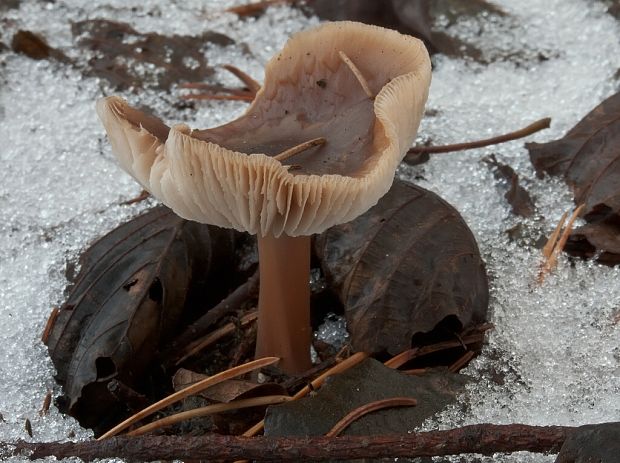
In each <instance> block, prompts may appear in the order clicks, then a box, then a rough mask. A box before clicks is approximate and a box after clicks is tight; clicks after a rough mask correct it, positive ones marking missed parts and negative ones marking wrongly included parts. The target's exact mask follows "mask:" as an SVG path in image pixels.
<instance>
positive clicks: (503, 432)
mask: <svg viewBox="0 0 620 463" xmlns="http://www.w3.org/2000/svg"><path fill="white" fill-rule="evenodd" d="M577 429H578V428H576V427H569V426H528V425H523V424H509V425H493V424H477V425H470V426H464V427H462V428H458V429H451V430H447V431H430V432H420V433H415V434H402V435H384V436H341V437H324V436H320V437H254V438H247V437H236V436H220V435H207V436H201V437H180V436H145V437H136V438H131V437H116V438H113V439H106V440H103V441H92V440H91V441H85V442H24V441H18V442H17V443H2V444H0V458H8V457H10V456H19V457H21V458H30V459H37V458H45V457H48V456H55V457H57V458H66V457H78V458H81V459H83V460H85V461H92V460H93V459H96V458H125V459H128V460H139V461H153V460H234V459H240V458H246V459H255V460H259V461H307V460H321V459H323V460H324V459H331V460H346V459H355V458H397V457H403V458H414V457H424V456H441V455H458V454H461V453H479V454H483V455H492V454H494V453H497V452H517V451H529V452H543V453H549V452H558V451H559V449H560V447H561V445H562V444H563V443H564V441H565V440H566V438H567V437H568V436H569V435H571V434H572V433H574V432H575V431H576V430H577Z"/></svg>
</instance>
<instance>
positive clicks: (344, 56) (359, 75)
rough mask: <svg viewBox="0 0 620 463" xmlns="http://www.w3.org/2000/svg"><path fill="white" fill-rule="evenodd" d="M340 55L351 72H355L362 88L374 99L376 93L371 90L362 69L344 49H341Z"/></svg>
mask: <svg viewBox="0 0 620 463" xmlns="http://www.w3.org/2000/svg"><path fill="white" fill-rule="evenodd" d="M338 56H340V59H341V60H342V61H343V63H344V64H346V65H347V67H348V68H349V69H350V70H351V72H352V73H353V75H354V76H355V78H356V79H357V81H358V82H359V83H360V85H361V87H362V90H364V93H365V94H366V95H367V96H368V98H370V99H374V98H375V95H374V94H373V93H372V92H371V91H370V87H369V86H368V81H367V80H366V78H365V77H364V75H363V74H362V71H360V70H359V68H358V67H357V66H356V65H355V63H354V62H353V61H351V58H349V57H348V56H347V54H346V53H345V52H344V51H342V50H341V51H339V52H338Z"/></svg>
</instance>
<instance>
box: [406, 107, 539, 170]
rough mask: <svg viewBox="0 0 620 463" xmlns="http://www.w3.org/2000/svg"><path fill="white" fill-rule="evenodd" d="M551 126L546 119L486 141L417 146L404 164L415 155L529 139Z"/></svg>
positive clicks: (448, 151)
mask: <svg viewBox="0 0 620 463" xmlns="http://www.w3.org/2000/svg"><path fill="white" fill-rule="evenodd" d="M550 125H551V118H549V117H545V118H544V119H540V120H538V121H536V122H534V123H532V124H530V125H528V126H527V127H524V128H522V129H520V130H516V131H514V132H510V133H507V134H504V135H499V136H497V137H492V138H485V139H484V140H476V141H471V142H466V143H456V144H454V145H441V146H415V147H413V148H411V149H410V150H409V151H407V156H405V159H404V162H407V157H408V156H409V155H411V156H412V158H414V157H415V155H418V154H420V153H429V154H433V153H434V154H437V153H450V152H453V151H463V150H471V149H474V148H483V147H485V146H490V145H498V144H500V143H505V142H507V141H512V140H517V139H519V138H523V137H527V136H528V135H532V134H533V133H536V132H539V131H541V130H543V129H548V128H549V126H550Z"/></svg>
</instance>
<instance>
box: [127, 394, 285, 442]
mask: <svg viewBox="0 0 620 463" xmlns="http://www.w3.org/2000/svg"><path fill="white" fill-rule="evenodd" d="M289 400H292V397H289V396H287V395H268V396H263V397H252V398H249V399H238V400H233V401H232V402H228V403H225V404H213V405H207V406H205V407H199V408H194V409H192V410H187V411H184V412H179V413H175V414H174V415H170V416H167V417H165V418H162V419H161V420H157V421H153V422H151V423H149V424H145V425H144V426H141V427H139V428H137V429H134V430H133V431H130V432H128V433H127V435H128V436H142V435H144V434H147V433H149V432H151V431H155V430H156V429H161V428H165V427H166V426H171V425H173V424H176V423H180V422H182V421H187V420H190V419H192V418H197V417H199V416H208V415H215V414H216V413H225V412H230V411H233V410H240V409H242V408H250V407H261V406H265V405H276V404H282V403H284V402H288V401H289Z"/></svg>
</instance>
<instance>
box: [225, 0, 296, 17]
mask: <svg viewBox="0 0 620 463" xmlns="http://www.w3.org/2000/svg"><path fill="white" fill-rule="evenodd" d="M294 2H295V0H263V1H261V2H254V3H247V4H245V5H240V6H233V7H230V8H228V9H227V10H226V12H227V13H235V14H236V15H238V16H253V15H257V14H259V13H262V12H263V11H264V10H266V9H267V8H268V7H270V6H273V5H286V4H290V3H294Z"/></svg>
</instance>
